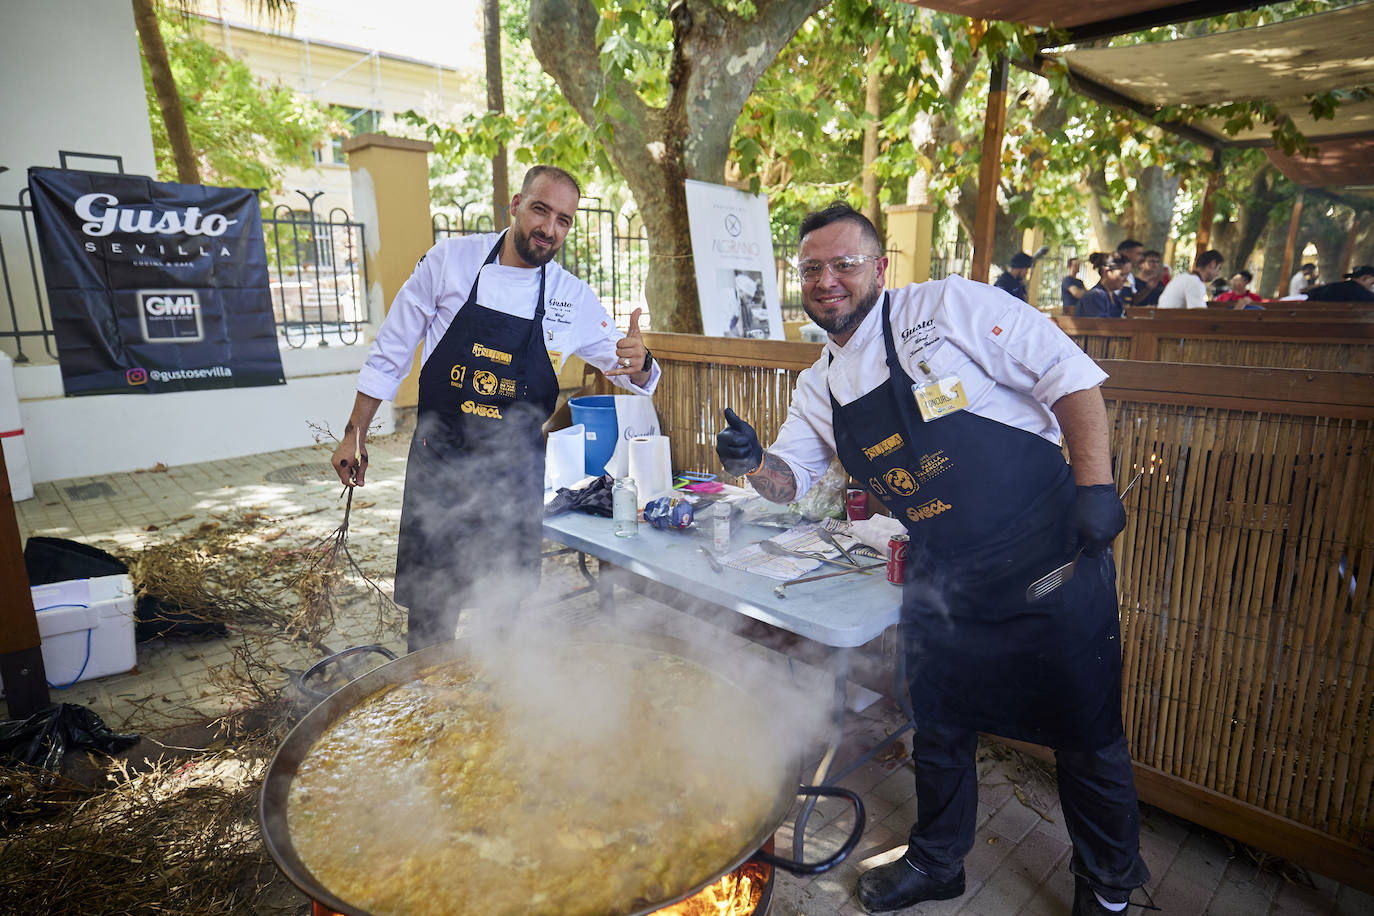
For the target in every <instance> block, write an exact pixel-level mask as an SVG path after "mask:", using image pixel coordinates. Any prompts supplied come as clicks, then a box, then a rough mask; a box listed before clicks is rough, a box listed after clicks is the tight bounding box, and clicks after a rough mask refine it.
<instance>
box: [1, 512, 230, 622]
mask: <svg viewBox="0 0 1374 916" xmlns="http://www.w3.org/2000/svg"><path fill="white" fill-rule="evenodd" d="M24 569H25V571H26V572H28V574H29V584H30V585H49V584H51V583H53V582H65V581H67V580H68V579H94V578H98V577H100V576H123V575H126V574H127V573H128V572H129V567H128V565H127V564H125V562H124V561H123V560H121V559H119V557H116V556H115V555H113V554H110V553H106V552H105V551H103V550H101V549H100V548H99V547H92V546H90V545H89V544H82V543H81V542H80V541H69V540H67V539H66V538H49V537H31V538H29V539H28V542H27V543H25V544H24ZM134 584H135V585H137V584H138V583H134ZM224 634H225V629H224V624H222V623H218V622H214V621H207V620H204V619H202V618H200V617H197V616H195V615H194V614H188V613H186V612H185V611H182V610H181V609H180V608H179V607H177V606H176V605H174V604H168V603H167V602H164V601H162V600H160V599H159V598H158V597H157V596H156V595H146V594H145V595H140V596H139V598H138V604H137V605H136V606H135V608H134V639H135V641H137V642H147V641H148V640H150V639H158V638H160V637H163V636H223V635H224Z"/></svg>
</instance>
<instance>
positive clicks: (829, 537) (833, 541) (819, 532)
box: [816, 528, 859, 566]
mask: <svg viewBox="0 0 1374 916" xmlns="http://www.w3.org/2000/svg"><path fill="white" fill-rule="evenodd" d="M816 537H818V538H820V539H821V540H822V541H825V542H826V543H827V544H829V545H830V546H831V547H834V548H835V549H836V550H838V551H839V552H840V555H841V556H843V557H844V558H845V559H846V560H848V561H849V563H850V565H851V566H858V565H859V561H858V560H856V559H854V558H853V557H852V556H850V554H849V551H848V550H845V549H844V545H843V544H841V543H840V542H839V539H837V538H836V537H835V535H833V534H831V533H830V532H829V531H826V530H825V529H824V528H817V529H816Z"/></svg>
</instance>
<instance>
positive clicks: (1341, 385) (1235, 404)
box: [1097, 359, 1374, 420]
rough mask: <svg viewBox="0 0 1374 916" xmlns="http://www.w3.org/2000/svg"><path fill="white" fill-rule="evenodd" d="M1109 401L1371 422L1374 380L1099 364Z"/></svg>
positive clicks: (1359, 375) (1357, 375)
mask: <svg viewBox="0 0 1374 916" xmlns="http://www.w3.org/2000/svg"><path fill="white" fill-rule="evenodd" d="M1097 362H1098V365H1100V366H1101V367H1102V371H1103V372H1106V373H1107V375H1108V376H1109V377H1108V379H1107V381H1106V382H1104V383H1103V385H1102V396H1103V397H1105V398H1107V399H1108V400H1120V401H1143V402H1146V403H1155V404H1186V405H1192V406H1197V407H1222V408H1228V409H1236V410H1262V411H1265V412H1267V413H1280V414H1296V415H1299V416H1311V415H1312V413H1313V410H1314V405H1320V413H1321V415H1322V416H1327V417H1340V418H1345V419H1352V420H1370V419H1374V375H1370V374H1369V373H1367V372H1334V371H1330V370H1324V369H1265V368H1249V367H1245V366H1204V365H1195V364H1192V363H1160V362H1149V361H1138V360H1126V359H1101V360H1098V361H1097Z"/></svg>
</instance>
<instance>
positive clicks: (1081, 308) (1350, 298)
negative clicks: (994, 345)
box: [994, 239, 1374, 318]
mask: <svg viewBox="0 0 1374 916" xmlns="http://www.w3.org/2000/svg"><path fill="white" fill-rule="evenodd" d="M1042 251H1043V249H1042ZM1039 253H1040V252H1037V255H1038V254H1039ZM1087 260H1088V264H1089V265H1091V266H1092V268H1093V270H1095V271H1096V272H1097V275H1098V277H1099V279H1098V282H1097V285H1096V286H1094V287H1092V289H1088V288H1087V286H1086V285H1085V284H1084V283H1083V281H1082V280H1080V279H1079V278H1078V274H1079V272H1080V271H1081V270H1082V269H1083V261H1082V259H1081V258H1078V257H1071V258H1069V259H1068V261H1067V263H1066V264H1065V265H1064V267H1065V275H1064V277H1063V279H1062V280H1061V281H1060V284H1059V295H1060V300H1061V302H1062V305H1063V308H1064V314H1065V315H1071V316H1074V317H1077V318H1123V317H1125V315H1126V309H1127V308H1128V307H1132V306H1135V307H1139V306H1154V307H1156V308H1161V309H1195V308H1207V307H1208V303H1209V302H1211V303H1225V304H1227V305H1229V306H1230V307H1231V308H1235V309H1262V308H1264V305H1263V303H1264V302H1266V301H1273V300H1266V299H1265V298H1264V297H1262V296H1260V295H1259V294H1258V293H1256V292H1255V291H1254V290H1253V289H1251V284H1252V283H1254V279H1255V278H1254V276H1253V275H1252V274H1251V273H1250V272H1249V271H1248V270H1239V271H1236V272H1235V273H1233V274H1232V275H1231V276H1230V278H1229V280H1228V279H1225V278H1224V277H1223V268H1224V267H1225V264H1226V259H1225V258H1224V257H1223V256H1222V254H1221V252H1219V251H1216V250H1215V249H1209V250H1207V251H1203V252H1202V253H1200V254H1199V255H1198V256H1197V258H1196V259H1195V260H1194V261H1193V269H1192V270H1190V271H1188V272H1187V273H1180V274H1171V272H1170V270H1169V268H1168V266H1167V265H1166V264H1165V263H1164V255H1163V253H1162V252H1159V251H1155V250H1153V249H1147V248H1146V247H1145V246H1144V245H1143V244H1142V243H1140V242H1138V241H1136V240H1135V239H1126V240H1124V241H1123V242H1122V243H1121V244H1119V245H1117V246H1116V250H1115V251H1097V252H1093V253H1092V254H1090V255H1088V259H1087ZM1035 261H1036V258H1033V257H1031V256H1030V255H1027V254H1025V253H1024V252H1017V253H1016V254H1015V255H1013V256H1012V258H1011V261H1010V262H1009V264H1008V265H1007V269H1006V270H1005V271H1003V273H1002V275H1001V276H1000V277H998V279H997V282H996V284H994V285H996V286H998V287H1000V288H1001V289H1004V290H1006V291H1007V292H1009V293H1011V294H1012V295H1013V296H1016V297H1018V298H1020V299H1025V300H1029V296H1028V295H1027V291H1026V285H1025V281H1026V277H1027V275H1028V274H1029V273H1030V271H1031V269H1032V268H1033V267H1034V266H1035ZM1287 290H1288V292H1287V295H1286V296H1284V297H1283V298H1285V299H1315V300H1321V301H1326V302H1374V266H1370V265H1363V266H1360V267H1357V268H1355V269H1354V270H1353V271H1351V272H1350V273H1348V274H1346V275H1345V278H1344V279H1342V280H1339V281H1336V282H1333V283H1322V282H1321V279H1320V277H1318V275H1317V267H1316V265H1315V264H1304V265H1302V267H1301V268H1300V269H1299V270H1298V271H1297V273H1295V274H1293V276H1292V278H1291V279H1290V280H1289V283H1288V287H1287Z"/></svg>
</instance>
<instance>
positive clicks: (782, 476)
mask: <svg viewBox="0 0 1374 916" xmlns="http://www.w3.org/2000/svg"><path fill="white" fill-rule="evenodd" d="M749 482H750V483H751V484H753V485H754V489H755V490H757V491H758V494H759V495H760V496H762V497H763V498H764V499H766V500H768V501H769V502H770V503H790V502H791V501H792V500H794V499H796V498H797V478H795V477H793V476H792V469H791V468H790V467H788V466H787V462H786V461H783V460H782V459H781V458H779V457H777V456H776V455H771V454H769V453H768V452H764V453H763V464H762V465H760V466H759V469H758V470H757V471H755V472H754V473H753V474H751V475H749Z"/></svg>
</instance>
